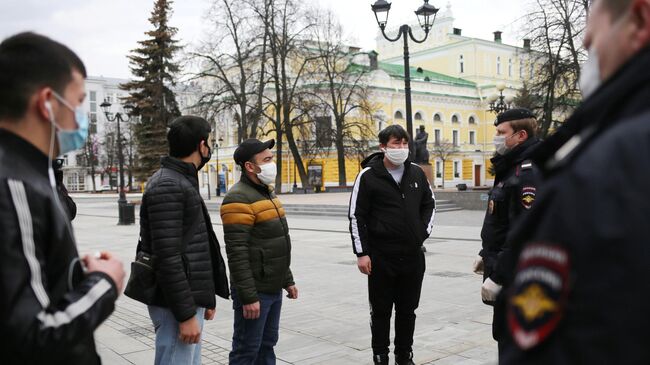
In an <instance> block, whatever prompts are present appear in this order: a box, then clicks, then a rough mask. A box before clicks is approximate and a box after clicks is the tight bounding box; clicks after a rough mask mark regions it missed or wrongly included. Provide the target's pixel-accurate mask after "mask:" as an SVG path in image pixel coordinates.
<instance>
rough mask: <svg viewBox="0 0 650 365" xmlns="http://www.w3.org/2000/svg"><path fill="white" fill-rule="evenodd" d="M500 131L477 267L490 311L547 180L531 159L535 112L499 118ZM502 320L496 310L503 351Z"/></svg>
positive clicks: (516, 111) (496, 327)
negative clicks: (519, 228) (513, 242)
mask: <svg viewBox="0 0 650 365" xmlns="http://www.w3.org/2000/svg"><path fill="white" fill-rule="evenodd" d="M494 125H495V126H496V135H495V137H494V147H495V149H496V153H497V154H496V156H494V157H493V158H492V159H491V162H492V166H494V171H495V178H494V186H493V187H492V190H490V197H489V200H488V206H487V211H486V213H485V219H484V220H483V229H482V230H481V241H482V249H481V251H480V252H479V256H478V257H477V258H476V260H475V261H474V267H473V270H474V272H475V273H477V274H482V275H483V285H482V286H481V299H482V300H483V302H484V303H485V304H488V305H494V302H495V301H496V299H497V295H498V294H499V292H500V290H501V286H502V285H503V281H504V276H505V273H504V272H503V271H502V265H500V262H501V261H503V260H504V259H505V258H506V257H507V256H508V255H509V254H510V248H509V247H508V246H507V245H506V237H507V234H508V231H509V230H510V229H511V228H512V227H513V226H514V224H515V222H516V221H517V219H519V218H520V217H521V216H522V215H524V214H527V212H528V211H529V210H530V209H531V208H532V206H533V203H534V202H535V197H536V195H537V189H539V180H540V178H541V177H540V175H539V169H538V168H537V166H535V165H534V164H533V163H532V161H530V160H529V159H528V156H529V155H530V154H531V153H532V152H533V151H534V150H535V148H537V146H538V145H539V143H540V141H539V140H538V139H537V138H536V137H535V134H536V130H537V122H536V121H535V116H534V115H533V114H532V113H531V112H530V110H528V109H521V108H518V109H510V110H507V111H505V112H503V113H501V114H499V115H498V116H497V119H496V121H495V122H494ZM501 317H503V311H500V310H498V308H495V311H494V320H493V323H492V325H493V326H492V336H493V337H494V339H495V340H496V341H497V342H499V345H502V343H503V342H502V339H503V337H504V335H505V332H506V331H505V328H504V327H503V326H500V320H499V318H501ZM499 348H501V346H499Z"/></svg>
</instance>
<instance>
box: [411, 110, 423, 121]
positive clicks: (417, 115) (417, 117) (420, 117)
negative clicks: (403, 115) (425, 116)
mask: <svg viewBox="0 0 650 365" xmlns="http://www.w3.org/2000/svg"><path fill="white" fill-rule="evenodd" d="M413 119H415V120H422V113H420V112H417V113H415V116H414V117H413Z"/></svg>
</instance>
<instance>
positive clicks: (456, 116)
mask: <svg viewBox="0 0 650 365" xmlns="http://www.w3.org/2000/svg"><path fill="white" fill-rule="evenodd" d="M451 122H452V123H460V120H459V119H458V115H454V116H453V117H451Z"/></svg>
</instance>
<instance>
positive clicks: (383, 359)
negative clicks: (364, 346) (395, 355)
mask: <svg viewBox="0 0 650 365" xmlns="http://www.w3.org/2000/svg"><path fill="white" fill-rule="evenodd" d="M372 361H373V363H375V365H388V355H375V356H373V357H372Z"/></svg>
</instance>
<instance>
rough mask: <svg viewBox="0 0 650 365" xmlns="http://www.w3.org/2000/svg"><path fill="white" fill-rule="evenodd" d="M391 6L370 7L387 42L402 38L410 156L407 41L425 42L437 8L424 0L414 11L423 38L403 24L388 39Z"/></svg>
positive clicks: (381, 0) (380, 0)
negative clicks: (394, 35) (395, 33)
mask: <svg viewBox="0 0 650 365" xmlns="http://www.w3.org/2000/svg"><path fill="white" fill-rule="evenodd" d="M390 6H391V4H390V3H389V2H387V1H386V0H377V1H376V2H375V3H374V4H373V5H371V8H372V11H373V12H374V13H375V19H377V24H378V25H379V28H380V29H381V34H382V35H383V36H384V38H386V40H388V41H389V42H397V41H399V39H400V37H403V38H404V93H405V94H406V130H407V132H408V134H409V137H410V138H409V149H410V150H411V155H413V154H414V152H415V151H414V150H413V148H414V147H413V115H412V114H413V113H412V110H411V70H410V66H409V44H408V39H409V38H411V40H412V41H413V42H415V43H423V42H424V41H426V40H427V37H428V36H429V31H430V30H431V28H432V27H433V23H434V21H435V19H436V14H438V10H439V9H438V8H436V7H435V6H433V5H431V4H429V0H424V4H422V6H420V7H419V8H418V10H416V11H415V14H416V15H417V17H418V22H419V23H420V27H422V29H423V30H424V38H423V39H420V40H418V39H416V38H415V36H413V31H412V29H411V27H410V26H409V25H408V24H404V25H402V26H401V27H399V31H398V33H397V36H396V37H395V38H390V37H389V36H388V35H386V32H385V29H386V24H387V23H388V12H389V11H390Z"/></svg>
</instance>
